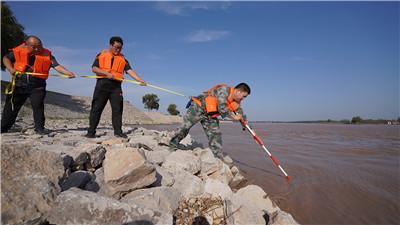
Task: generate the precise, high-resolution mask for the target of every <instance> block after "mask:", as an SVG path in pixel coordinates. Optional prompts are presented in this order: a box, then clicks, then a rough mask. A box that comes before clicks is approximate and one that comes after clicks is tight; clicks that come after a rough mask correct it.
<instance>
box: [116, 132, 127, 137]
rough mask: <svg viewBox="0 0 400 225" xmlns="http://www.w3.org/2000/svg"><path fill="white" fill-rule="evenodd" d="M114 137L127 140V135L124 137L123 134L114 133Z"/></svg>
mask: <svg viewBox="0 0 400 225" xmlns="http://www.w3.org/2000/svg"><path fill="white" fill-rule="evenodd" d="M114 136H115V137H120V138H128V135H126V134H124V133H122V132H121V133H119V132H118V133H114Z"/></svg>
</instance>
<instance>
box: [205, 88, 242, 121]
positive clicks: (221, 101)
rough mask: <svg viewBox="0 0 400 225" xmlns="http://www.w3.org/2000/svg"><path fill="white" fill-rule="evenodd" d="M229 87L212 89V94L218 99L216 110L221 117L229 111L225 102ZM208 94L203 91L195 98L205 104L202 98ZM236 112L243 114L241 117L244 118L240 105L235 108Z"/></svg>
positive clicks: (225, 115)
mask: <svg viewBox="0 0 400 225" xmlns="http://www.w3.org/2000/svg"><path fill="white" fill-rule="evenodd" d="M230 88H231V87H229V86H222V87H218V88H215V89H214V90H213V91H212V95H213V96H215V97H217V100H218V111H219V114H220V115H221V117H222V118H225V117H227V116H228V115H229V114H230V112H229V110H228V107H227V106H226V103H227V101H228V97H229V92H230ZM207 96H208V93H207V92H203V94H201V95H199V96H198V97H197V98H198V99H199V100H200V101H201V104H202V105H203V106H205V101H204V99H205V98H206V97H207ZM236 112H237V113H239V114H240V115H242V116H243V118H244V119H245V120H246V115H244V114H243V109H242V108H241V107H239V108H238V109H237V110H236Z"/></svg>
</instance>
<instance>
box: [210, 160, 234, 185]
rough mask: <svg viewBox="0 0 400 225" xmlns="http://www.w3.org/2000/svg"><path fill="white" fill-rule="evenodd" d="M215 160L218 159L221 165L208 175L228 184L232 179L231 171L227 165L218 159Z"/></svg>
mask: <svg viewBox="0 0 400 225" xmlns="http://www.w3.org/2000/svg"><path fill="white" fill-rule="evenodd" d="M217 161H219V163H220V164H222V166H221V167H220V168H219V169H218V170H217V171H215V172H213V173H212V174H210V175H208V176H209V177H210V178H213V179H216V180H220V181H222V182H224V183H225V184H229V183H230V182H231V181H232V179H233V175H232V172H231V170H230V168H229V166H228V165H226V164H225V163H223V162H222V161H221V160H219V159H217Z"/></svg>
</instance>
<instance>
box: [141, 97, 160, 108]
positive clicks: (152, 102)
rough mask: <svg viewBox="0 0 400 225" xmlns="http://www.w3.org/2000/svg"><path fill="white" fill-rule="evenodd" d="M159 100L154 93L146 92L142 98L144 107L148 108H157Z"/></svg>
mask: <svg viewBox="0 0 400 225" xmlns="http://www.w3.org/2000/svg"><path fill="white" fill-rule="evenodd" d="M159 101H160V99H159V98H158V97H157V95H155V94H146V95H144V96H143V98H142V102H143V104H144V108H145V109H148V110H152V109H155V110H158V108H159V107H160V104H158V102H159Z"/></svg>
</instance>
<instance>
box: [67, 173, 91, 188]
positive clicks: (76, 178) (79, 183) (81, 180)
mask: <svg viewBox="0 0 400 225" xmlns="http://www.w3.org/2000/svg"><path fill="white" fill-rule="evenodd" d="M91 180H92V176H91V175H90V174H89V172H87V171H76V172H73V173H72V174H71V175H70V176H69V177H68V178H67V179H66V180H65V181H64V182H62V183H61V185H60V186H61V189H62V191H66V190H68V189H70V188H72V187H77V188H80V189H85V187H86V184H87V183H89V182H90V181H91Z"/></svg>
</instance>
